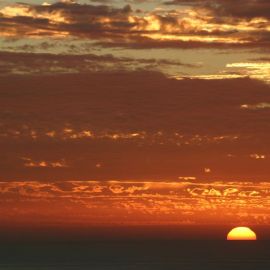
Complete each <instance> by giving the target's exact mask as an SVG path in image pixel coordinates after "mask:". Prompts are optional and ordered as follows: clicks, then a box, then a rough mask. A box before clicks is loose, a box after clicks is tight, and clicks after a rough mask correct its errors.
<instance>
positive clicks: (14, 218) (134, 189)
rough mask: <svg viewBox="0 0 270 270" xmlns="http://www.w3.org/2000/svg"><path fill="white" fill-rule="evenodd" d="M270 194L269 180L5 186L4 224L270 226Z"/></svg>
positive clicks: (0, 190)
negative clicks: (246, 224) (240, 224)
mask: <svg viewBox="0 0 270 270" xmlns="http://www.w3.org/2000/svg"><path fill="white" fill-rule="evenodd" d="M269 191H270V186H269V184H268V183H265V182H264V183H263V182H261V183H254V182H203V183H202V182H171V181H166V182H150V181H143V182H136V181H121V182H120V181H59V182H43V183H42V182H34V181H32V182H31V181H23V182H0V195H1V211H3V212H2V213H3V215H1V218H0V220H1V222H5V223H8V222H17V223H20V224H24V223H25V222H26V223H28V224H36V223H38V222H40V221H41V220H42V221H43V222H44V224H56V223H58V224H62V226H65V225H64V224H66V225H67V226H68V225H70V224H81V225H83V224H88V225H97V224H104V223H106V224H107V225H112V224H118V225H120V224H122V225H125V224H126V225H129V224H137V225H145V224H156V225H158V224H197V225H202V224H220V225H225V224H231V223H237V222H238V223H239V222H248V223H250V224H261V225H262V224H269V222H270V212H269V207H268V205H269ZM52 205H54V206H53V207H52ZM221 213H222V214H221Z"/></svg>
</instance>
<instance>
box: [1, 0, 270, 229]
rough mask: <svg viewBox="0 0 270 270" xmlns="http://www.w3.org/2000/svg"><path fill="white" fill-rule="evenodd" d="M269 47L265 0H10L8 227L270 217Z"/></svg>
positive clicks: (4, 46) (269, 6)
mask: <svg viewBox="0 0 270 270" xmlns="http://www.w3.org/2000/svg"><path fill="white" fill-rule="evenodd" d="M269 53H270V1H269V0H81V1H80V0H78V1H76V0H62V1H52V0H47V1H46V2H44V1H39V0H31V1H30V0H29V1H26V0H25V1H23V2H17V1H13V0H0V106H1V110H0V149H1V151H0V211H1V216H0V222H1V224H2V225H3V226H15V225H16V226H24V227H25V226H26V227H27V226H28V227H29V226H33V225H36V226H39V225H40V224H42V226H45V227H46V226H58V227H60V228H66V227H69V226H76V227H80V226H84V227H85V226H123V225H124V226H131V225H132V226H134V225H136V226H137V225H143V226H145V225H181V226H197V225H198V226H204V225H220V226H232V225H257V226H259V225H263V226H268V225H270V140H269V133H270V56H269V55H270V54H269ZM2 225H1V226H2Z"/></svg>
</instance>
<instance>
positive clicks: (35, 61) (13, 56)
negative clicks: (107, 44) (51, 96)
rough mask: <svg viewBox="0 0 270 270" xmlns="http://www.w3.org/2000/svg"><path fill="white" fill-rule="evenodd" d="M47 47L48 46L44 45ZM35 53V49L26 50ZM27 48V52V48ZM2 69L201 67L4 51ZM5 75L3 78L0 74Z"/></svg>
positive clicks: (67, 70)
mask: <svg viewBox="0 0 270 270" xmlns="http://www.w3.org/2000/svg"><path fill="white" fill-rule="evenodd" d="M41 46H45V48H46V44H41ZM26 48H27V49H29V50H34V48H35V47H34V46H30V47H28V46H27V47H26ZM26 48H25V47H24V48H23V49H24V50H25V49H26ZM0 58H1V61H0V68H1V70H2V75H6V74H36V75H39V74H56V73H89V72H106V71H107V72H108V71H117V70H118V71H119V70H122V71H134V70H139V69H140V70H143V69H148V70H163V69H165V68H166V67H168V66H175V67H177V66H178V67H181V66H182V67H185V68H198V67H199V66H198V65H193V64H188V63H182V62H180V61H174V60H166V59H154V58H148V59H147V58H145V59H143V58H130V57H115V56H113V55H112V54H106V55H95V54H84V55H68V54H65V55H64V54H61V55H55V54H48V53H8V52H0ZM0 76H1V75H0Z"/></svg>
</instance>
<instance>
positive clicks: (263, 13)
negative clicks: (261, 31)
mask: <svg viewBox="0 0 270 270" xmlns="http://www.w3.org/2000/svg"><path fill="white" fill-rule="evenodd" d="M164 4H165V5H192V6H195V7H202V8H206V9H209V10H211V11H213V12H214V14H215V15H217V16H226V17H232V18H247V19H251V18H257V17H261V18H267V19H269V18H270V14H269V9H270V3H269V1H267V0H238V1H234V0H172V1H166V2H164Z"/></svg>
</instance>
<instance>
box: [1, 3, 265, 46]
mask: <svg viewBox="0 0 270 270" xmlns="http://www.w3.org/2000/svg"><path fill="white" fill-rule="evenodd" d="M194 2H195V1H194ZM207 2H209V3H210V4H209V5H208V3H207ZM173 3H174V4H178V3H179V4H182V1H179V2H178V1H175V2H173ZM197 3H199V2H197V1H196V4H195V5H192V4H191V5H190V6H188V5H185V6H184V7H181V8H179V9H178V8H174V9H170V8H168V7H170V6H171V5H165V7H167V8H161V9H156V10H153V11H145V12H139V13H138V12H137V11H134V10H132V8H131V6H129V5H127V6H124V7H123V8H115V7H112V6H109V5H88V4H78V3H73V2H57V3H54V4H51V5H28V4H14V5H7V6H4V7H3V8H2V9H0V14H1V16H0V24H1V25H2V28H3V31H1V36H6V37H12V36H13V37H20V36H21V37H23V36H27V37H37V38H38V37H41V36H55V37H66V36H75V37H79V38H83V39H91V40H96V41H99V44H101V45H103V46H128V47H133V48H136V47H145V48H147V47H187V46H190V47H205V46H206V47H219V46H224V45H226V46H227V45H229V46H240V47H241V46H252V47H254V46H255V47H267V45H268V44H269V27H270V26H269V16H266V15H267V12H265V9H267V7H268V6H267V3H266V4H265V2H260V1H258V2H256V3H253V2H252V4H251V5H247V6H248V7H249V8H250V11H251V12H249V10H246V13H245V11H243V14H242V13H240V12H239V13H237V12H235V14H234V13H233V10H234V8H235V4H233V3H232V2H231V1H230V2H229V4H227V2H226V1H217V4H216V5H215V1H205V2H204V4H203V5H200V4H199V5H197ZM232 6H233V7H234V8H233V9H232V8H231V7H232ZM237 6H238V5H237ZM242 6H243V5H241V7H242ZM257 6H258V7H259V8H260V9H259V10H258V9H257V10H256V9H255V8H253V7H257ZM215 7H218V8H215ZM236 9H237V7H236ZM237 10H238V9H237ZM223 11H224V13H225V14H221V15H220V12H221V13H222V12H223ZM239 11H240V9H239ZM252 11H254V12H253V13H254V14H253V13H252ZM256 11H257V12H256Z"/></svg>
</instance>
